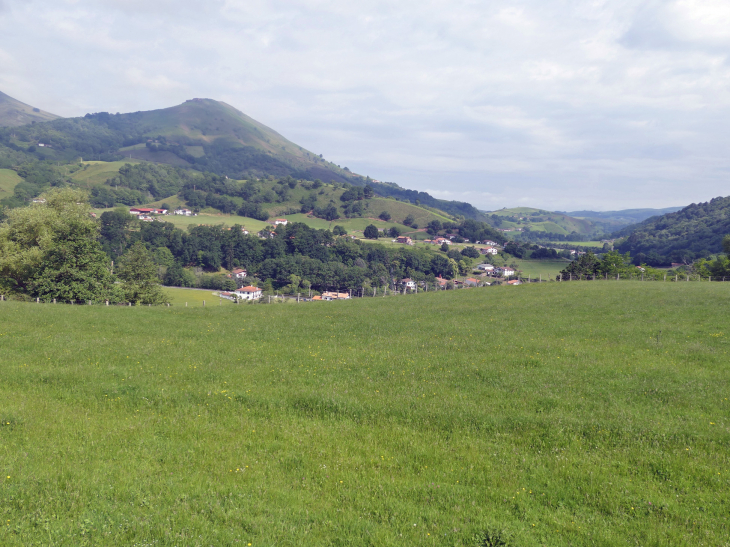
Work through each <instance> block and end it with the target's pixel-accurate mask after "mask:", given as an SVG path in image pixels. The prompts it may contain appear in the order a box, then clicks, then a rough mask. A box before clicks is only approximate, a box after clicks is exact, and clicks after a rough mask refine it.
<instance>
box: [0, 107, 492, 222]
mask: <svg viewBox="0 0 730 547" xmlns="http://www.w3.org/2000/svg"><path fill="white" fill-rule="evenodd" d="M0 145H4V146H5V148H6V149H8V150H11V151H14V152H15V153H16V154H17V153H21V154H33V156H34V157H36V158H40V159H48V160H54V161H66V162H72V161H73V162H77V161H78V160H79V158H83V159H84V160H101V161H117V160H123V159H125V158H130V159H138V160H145V161H150V162H154V163H163V164H169V165H173V166H176V167H183V168H189V169H195V170H198V171H205V172H210V173H214V174H217V175H222V176H226V177H230V178H232V179H238V180H241V179H256V178H267V177H269V176H273V177H275V178H284V177H293V178H295V179H304V180H312V181H313V180H316V179H320V180H321V181H323V182H327V183H330V182H348V183H350V184H353V185H356V186H364V185H366V184H369V183H370V184H372V186H373V188H374V189H375V191H376V192H377V193H379V194H380V195H383V196H386V197H396V198H398V199H408V200H410V201H413V202H414V203H415V201H416V200H418V201H419V202H421V203H422V204H423V205H426V206H429V207H436V208H438V209H440V210H443V211H446V212H447V213H449V214H452V215H455V216H456V215H458V216H465V217H469V218H475V217H476V216H477V215H478V211H477V210H476V209H475V208H474V207H472V206H471V205H470V204H468V203H463V202H452V201H445V200H438V199H436V198H433V197H432V196H430V195H428V194H426V193H423V192H416V191H413V190H406V189H403V188H400V187H399V186H398V185H396V184H392V183H375V182H373V181H371V180H370V179H369V178H368V177H364V176H362V175H358V174H356V173H352V172H351V171H350V170H349V169H348V168H347V167H341V166H339V165H337V164H335V163H333V162H330V161H328V160H326V159H324V158H323V157H322V156H321V155H318V154H315V153H313V152H310V151H309V150H306V149H304V148H303V147H301V146H299V145H297V144H295V143H293V142H291V141H289V140H287V139H286V138H285V137H283V136H282V135H280V134H279V133H277V132H276V131H274V130H273V129H271V128H269V127H267V126H265V125H263V124H261V123H260V122H257V121H256V120H254V119H253V118H251V117H249V116H247V115H245V114H244V113H243V112H241V111H239V110H237V109H235V108H234V107H232V106H230V105H228V104H226V103H222V102H219V101H215V100H212V99H191V100H188V101H186V102H184V103H183V104H180V105H177V106H174V107H171V108H165V109H161V110H151V111H147V112H133V113H128V114H109V113H107V112H99V113H95V114H87V115H86V116H84V117H80V118H64V119H57V120H54V121H50V122H47V123H35V124H31V125H24V126H21V127H16V128H12V129H10V128H0ZM6 155H7V154H6ZM2 156H3V154H2V150H0V159H2ZM8 161H9V160H8ZM16 161H17V160H16Z"/></svg>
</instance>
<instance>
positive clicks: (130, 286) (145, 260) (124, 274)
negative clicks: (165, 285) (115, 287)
mask: <svg viewBox="0 0 730 547" xmlns="http://www.w3.org/2000/svg"><path fill="white" fill-rule="evenodd" d="M118 275H119V279H121V280H122V281H123V284H122V290H123V291H124V298H125V299H126V300H127V302H132V303H134V304H163V303H165V302H167V295H166V294H165V293H164V292H163V291H162V288H161V287H160V285H159V283H158V281H157V265H156V264H155V261H154V259H153V257H152V254H151V253H150V252H149V251H148V250H147V247H145V246H144V243H142V242H140V241H138V242H137V243H135V244H134V245H132V247H131V248H130V249H129V251H127V253H126V254H125V255H124V256H123V257H122V259H121V265H120V268H119V274H118Z"/></svg>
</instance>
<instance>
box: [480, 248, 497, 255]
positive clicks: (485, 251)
mask: <svg viewBox="0 0 730 547" xmlns="http://www.w3.org/2000/svg"><path fill="white" fill-rule="evenodd" d="M479 252H480V253H481V254H483V255H496V254H497V253H498V252H499V250H498V249H497V248H496V247H482V248H481V249H479Z"/></svg>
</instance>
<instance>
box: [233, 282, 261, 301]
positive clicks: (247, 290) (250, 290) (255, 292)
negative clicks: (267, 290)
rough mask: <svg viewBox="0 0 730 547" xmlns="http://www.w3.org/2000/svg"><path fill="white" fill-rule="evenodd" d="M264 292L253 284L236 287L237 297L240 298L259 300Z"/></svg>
mask: <svg viewBox="0 0 730 547" xmlns="http://www.w3.org/2000/svg"><path fill="white" fill-rule="evenodd" d="M262 294H263V291H262V290H261V289H259V288H258V287H254V286H252V285H249V286H248V287H242V288H240V289H236V297H237V298H239V299H240V300H258V299H259V298H261V295H262Z"/></svg>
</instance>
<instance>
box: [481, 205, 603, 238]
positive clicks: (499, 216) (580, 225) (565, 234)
mask: <svg viewBox="0 0 730 547" xmlns="http://www.w3.org/2000/svg"><path fill="white" fill-rule="evenodd" d="M481 219H482V220H486V221H487V222H489V223H490V224H492V225H493V226H496V227H498V228H500V229H501V230H508V231H514V232H516V233H520V232H521V237H522V238H523V239H529V240H561V241H562V240H565V241H580V240H582V239H586V238H587V237H598V236H599V235H602V233H603V230H602V229H600V228H599V227H597V226H596V225H595V223H593V222H592V221H590V220H587V219H580V218H574V217H572V216H570V215H567V214H565V213H559V212H555V211H545V210H543V209H534V208H532V207H512V208H510V209H507V208H505V209H500V210H498V211H491V212H483V213H482V218H481Z"/></svg>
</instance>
